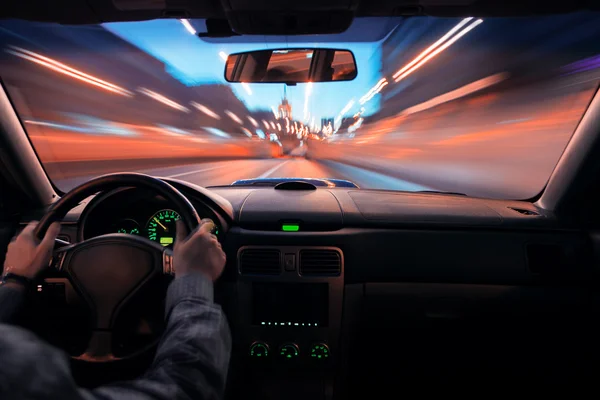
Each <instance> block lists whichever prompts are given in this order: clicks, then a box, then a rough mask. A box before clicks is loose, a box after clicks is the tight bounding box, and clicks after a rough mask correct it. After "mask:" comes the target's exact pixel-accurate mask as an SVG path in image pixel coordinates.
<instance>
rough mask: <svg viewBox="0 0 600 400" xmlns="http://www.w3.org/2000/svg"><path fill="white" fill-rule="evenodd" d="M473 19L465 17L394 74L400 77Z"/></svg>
mask: <svg viewBox="0 0 600 400" xmlns="http://www.w3.org/2000/svg"><path fill="white" fill-rule="evenodd" d="M472 19H473V17H469V18H465V19H463V20H462V21H460V22H459V23H458V24H457V25H456V26H454V28H452V29H450V30H449V31H448V32H447V33H446V34H445V35H444V36H442V37H441V38H439V39H438V41H437V42H435V43H434V44H432V45H431V46H429V47H428V48H427V49H425V51H423V52H422V53H421V54H419V55H418V56H417V57H416V58H415V59H414V60H412V61H411V62H410V63H408V64H406V65H405V66H404V67H402V68H401V69H399V70H398V71H396V73H395V74H394V78H396V77H398V76H399V75H400V74H402V73H403V72H405V71H406V70H408V69H409V68H411V67H412V66H413V65H415V64H416V63H417V62H419V61H421V60H422V59H423V57H425V56H426V55H428V54H429V53H430V52H432V51H433V50H435V49H436V48H437V47H438V46H439V45H440V44H442V43H443V42H445V41H446V40H447V39H448V38H449V37H450V36H452V35H454V33H455V32H456V31H458V30H459V29H460V28H462V27H463V26H465V24H466V23H467V22H469V21H471V20H472Z"/></svg>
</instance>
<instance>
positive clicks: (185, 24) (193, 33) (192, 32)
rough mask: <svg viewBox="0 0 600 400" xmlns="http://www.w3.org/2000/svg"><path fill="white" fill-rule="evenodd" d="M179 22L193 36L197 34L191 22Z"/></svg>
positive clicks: (181, 20) (182, 20)
mask: <svg viewBox="0 0 600 400" xmlns="http://www.w3.org/2000/svg"><path fill="white" fill-rule="evenodd" d="M179 21H180V22H181V23H182V24H183V26H185V29H187V31H188V32H189V33H191V34H192V35H195V34H196V30H195V29H194V27H193V26H192V24H190V21H188V20H187V19H180V20H179Z"/></svg>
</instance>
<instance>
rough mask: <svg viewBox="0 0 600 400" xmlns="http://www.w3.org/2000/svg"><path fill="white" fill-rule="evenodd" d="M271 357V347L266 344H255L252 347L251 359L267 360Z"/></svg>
mask: <svg viewBox="0 0 600 400" xmlns="http://www.w3.org/2000/svg"><path fill="white" fill-rule="evenodd" d="M268 356H269V345H267V344H266V343H265V342H254V343H252V344H251V345H250V357H253V358H267V357H268Z"/></svg>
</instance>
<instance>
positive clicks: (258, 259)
mask: <svg viewBox="0 0 600 400" xmlns="http://www.w3.org/2000/svg"><path fill="white" fill-rule="evenodd" d="M239 267H240V273H241V274H242V275H279V274H280V273H281V252H280V251H279V250H277V249H244V250H242V253H241V254H240V265H239Z"/></svg>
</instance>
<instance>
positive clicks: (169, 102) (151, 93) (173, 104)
mask: <svg viewBox="0 0 600 400" xmlns="http://www.w3.org/2000/svg"><path fill="white" fill-rule="evenodd" d="M138 92H140V93H142V94H145V95H146V96H148V97H150V98H152V99H154V100H156V101H159V102H161V103H163V104H166V105H167V106H169V107H171V108H174V109H176V110H179V111H183V112H186V113H187V112H190V109H189V108H187V107H184V106H182V105H181V104H179V103H176V102H174V101H173V100H171V99H168V98H166V97H165V96H163V95H162V94H158V93H156V92H154V91H152V90H150V89H146V88H143V87H140V88H138Z"/></svg>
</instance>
